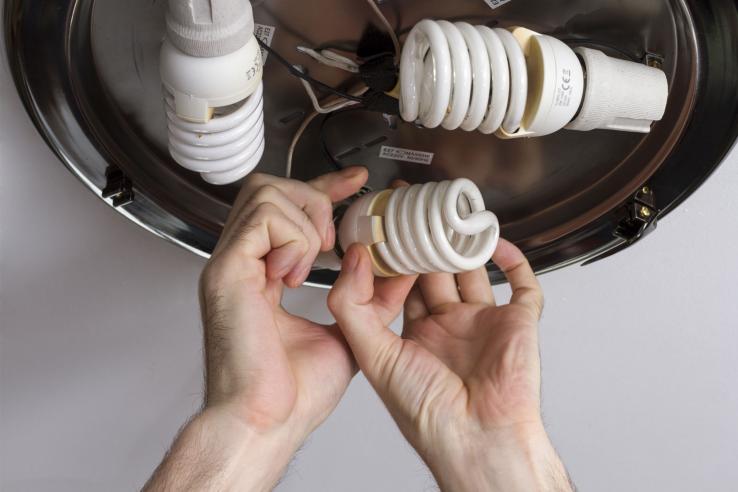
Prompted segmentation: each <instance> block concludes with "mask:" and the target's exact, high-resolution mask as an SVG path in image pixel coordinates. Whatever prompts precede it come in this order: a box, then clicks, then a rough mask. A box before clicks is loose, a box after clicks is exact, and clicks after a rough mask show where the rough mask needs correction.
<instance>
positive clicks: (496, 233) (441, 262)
mask: <svg viewBox="0 0 738 492" xmlns="http://www.w3.org/2000/svg"><path fill="white" fill-rule="evenodd" d="M499 238H500V226H499V222H498V220H497V217H496V216H495V214H493V213H492V212H490V211H488V210H486V209H485V206H484V199H483V197H482V193H481V192H480V191H479V188H478V187H477V186H476V185H475V184H474V183H473V182H472V181H470V180H468V179H457V180H455V181H443V182H440V183H426V184H423V185H419V184H417V185H413V186H409V187H404V188H397V189H394V190H385V191H381V192H374V193H369V194H367V195H364V196H362V197H360V198H358V199H357V200H356V201H355V202H353V203H352V204H351V206H350V207H349V208H348V210H346V212H345V214H344V215H343V216H342V217H341V219H340V223H339V225H338V243H339V246H340V248H342V249H344V250H345V249H346V248H348V247H349V246H351V245H352V244H354V243H361V244H363V245H365V246H366V247H367V249H368V250H369V253H370V255H371V258H372V264H373V267H374V273H375V275H378V276H382V277H394V276H398V275H412V274H416V273H437V272H447V273H460V272H467V271H472V270H476V269H477V268H480V267H482V266H484V265H485V264H487V262H488V261H489V260H490V258H491V256H492V253H493V252H494V251H495V249H496V248H497V243H498V241H499Z"/></svg>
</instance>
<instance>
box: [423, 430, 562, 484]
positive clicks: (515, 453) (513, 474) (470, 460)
mask: <svg viewBox="0 0 738 492" xmlns="http://www.w3.org/2000/svg"><path fill="white" fill-rule="evenodd" d="M449 442H452V443H453V444H452V446H451V447H450V448H447V449H444V450H438V451H437V452H430V453H428V455H429V458H428V459H427V460H426V463H428V466H429V467H430V469H431V471H432V472H433V475H434V476H435V478H436V480H437V482H438V484H439V486H440V487H441V490H443V491H445V492H465V491H477V490H489V491H497V490H504V491H518V490H519V491H530V490H546V491H549V490H550V491H556V492H558V491H562V492H563V491H570V490H571V485H570V482H569V477H568V475H567V472H566V469H565V468H564V465H563V464H562V462H561V460H560V458H559V457H558V454H557V453H556V451H555V449H554V448H553V445H552V444H551V441H550V439H549V438H548V435H547V433H546V431H545V429H544V427H543V424H542V423H531V424H524V425H516V426H510V427H505V428H502V429H495V430H479V431H477V432H472V433H467V434H466V435H465V436H457V437H455V438H454V439H450V440H449Z"/></svg>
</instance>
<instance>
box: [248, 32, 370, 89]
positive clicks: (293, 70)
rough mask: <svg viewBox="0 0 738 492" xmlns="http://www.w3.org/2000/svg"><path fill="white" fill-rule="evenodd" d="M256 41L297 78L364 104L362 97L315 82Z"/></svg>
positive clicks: (261, 42) (269, 48) (272, 50)
mask: <svg viewBox="0 0 738 492" xmlns="http://www.w3.org/2000/svg"><path fill="white" fill-rule="evenodd" d="M256 40H257V41H258V42H259V46H261V47H262V48H264V49H265V50H266V51H267V52H268V53H269V54H270V55H272V56H273V57H274V58H276V59H277V61H278V62H279V63H281V64H282V65H284V66H285V67H287V70H289V72H290V73H291V74H292V75H294V76H295V77H298V78H300V79H303V80H306V81H307V82H310V83H311V84H314V85H316V86H318V87H319V88H321V89H323V90H324V91H326V92H330V93H331V94H335V95H336V96H339V97H342V98H344V99H348V100H349V101H356V102H364V100H363V99H362V98H360V97H356V96H352V95H351V94H348V93H346V92H342V91H339V90H338V89H336V88H334V87H331V86H330V85H328V84H325V83H323V82H321V81H319V80H315V79H314V78H312V77H310V76H309V75H307V74H306V73H304V72H302V71H301V70H299V69H298V68H297V67H295V66H294V65H293V64H291V63H290V62H288V61H287V60H285V59H284V57H282V55H280V54H279V53H277V52H276V51H275V50H274V49H272V47H271V46H269V45H268V44H266V43H265V42H263V41H262V40H261V39H258V38H257V39H256Z"/></svg>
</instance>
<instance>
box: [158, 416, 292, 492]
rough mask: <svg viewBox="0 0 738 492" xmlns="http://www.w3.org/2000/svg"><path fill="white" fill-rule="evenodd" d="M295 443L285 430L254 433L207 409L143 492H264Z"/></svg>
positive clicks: (187, 428)
mask: <svg viewBox="0 0 738 492" xmlns="http://www.w3.org/2000/svg"><path fill="white" fill-rule="evenodd" d="M300 444H301V441H299V440H298V439H296V438H295V436H294V435H293V434H292V433H291V432H289V431H288V430H287V429H286V428H279V429H273V430H270V431H268V432H263V431H259V430H256V429H254V428H252V427H250V426H248V425H247V424H245V423H244V422H243V421H242V420H240V419H238V418H237V417H234V416H233V415H232V414H231V413H230V412H229V411H228V410H227V409H224V408H218V407H207V408H206V409H205V410H203V412H202V413H200V414H198V415H197V416H195V417H194V418H193V419H192V420H191V421H190V422H189V423H188V424H187V425H186V426H185V428H184V429H183V430H182V432H181V434H180V435H179V437H178V438H177V439H176V441H175V443H174V445H173V446H172V449H171V451H170V453H169V455H168V456H167V457H166V458H165V460H164V462H163V463H162V465H161V466H160V468H159V469H158V470H157V471H156V472H155V473H154V476H153V477H152V479H151V481H150V482H149V483H148V484H147V486H146V487H145V490H147V491H153V490H203V489H209V490H239V491H247V492H257V491H258V492H261V491H269V490H272V489H273V488H274V486H275V485H276V484H277V482H278V481H279V479H280V477H281V476H282V474H283V472H284V469H285V468H286V467H287V465H289V462H290V460H291V459H292V456H293V455H294V453H295V452H296V451H297V449H298V448H299V446H300Z"/></svg>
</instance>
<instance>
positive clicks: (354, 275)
mask: <svg viewBox="0 0 738 492" xmlns="http://www.w3.org/2000/svg"><path fill="white" fill-rule="evenodd" d="M328 309H330V311H331V313H333V316H334V317H335V318H336V322H337V323H338V327H339V328H340V329H341V332H342V333H343V336H344V338H345V339H346V341H347V342H348V344H349V346H350V347H351V351H352V352H353V353H354V357H355V358H356V362H357V364H358V365H359V368H360V369H361V370H362V372H364V374H365V375H366V377H367V379H369V381H370V382H371V383H372V384H373V385H375V387H376V386H377V385H381V384H382V382H381V381H380V376H381V374H387V371H385V370H384V369H385V368H387V367H390V366H391V365H392V364H394V362H395V360H396V359H397V357H398V355H399V352H400V349H401V340H400V338H399V337H398V336H397V335H395V334H394V333H393V332H392V331H391V330H390V329H389V328H388V327H387V326H386V325H385V324H384V323H383V322H382V319H381V317H380V316H379V314H378V313H377V309H376V308H375V305H374V275H373V273H372V263H371V259H370V257H369V252H368V251H367V250H366V248H365V247H364V246H362V245H360V244H355V245H353V246H351V247H350V248H349V249H348V251H347V252H346V255H345V256H344V258H343V266H342V269H341V273H340V275H339V277H338V280H337V281H336V283H335V285H334V286H333V289H332V290H331V293H330V294H329V295H328Z"/></svg>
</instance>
